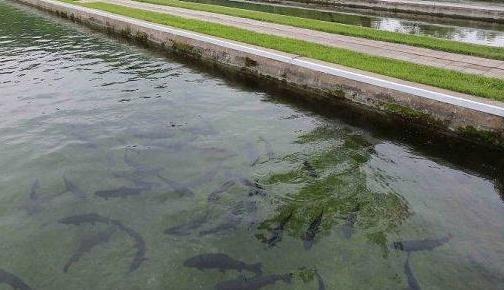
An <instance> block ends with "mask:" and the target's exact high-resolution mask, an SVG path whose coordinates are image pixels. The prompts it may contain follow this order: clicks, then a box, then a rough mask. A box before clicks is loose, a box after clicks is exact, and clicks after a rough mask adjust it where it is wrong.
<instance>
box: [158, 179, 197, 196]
mask: <svg viewBox="0 0 504 290" xmlns="http://www.w3.org/2000/svg"><path fill="white" fill-rule="evenodd" d="M157 176H158V177H159V178H160V179H161V180H163V181H164V182H166V184H168V185H169V186H170V187H171V188H172V189H173V190H174V191H175V192H176V193H178V194H179V195H180V196H194V195H195V194H194V192H193V191H192V190H191V189H189V188H188V187H186V186H184V185H183V184H180V183H178V182H176V181H173V180H170V179H168V178H166V177H163V176H161V175H160V174H158V175H157Z"/></svg>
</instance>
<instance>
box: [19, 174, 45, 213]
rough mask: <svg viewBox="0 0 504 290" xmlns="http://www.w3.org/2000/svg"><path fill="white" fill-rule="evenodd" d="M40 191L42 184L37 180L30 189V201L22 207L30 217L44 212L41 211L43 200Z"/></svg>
mask: <svg viewBox="0 0 504 290" xmlns="http://www.w3.org/2000/svg"><path fill="white" fill-rule="evenodd" d="M39 190H40V182H39V180H38V179H35V181H33V183H32V186H31V188H30V193H29V195H28V197H29V198H28V201H26V202H24V204H23V205H22V208H23V209H25V210H26V211H27V212H28V214H29V215H33V214H36V213H38V212H40V211H41V210H42V209H41V202H42V200H41V198H40V196H39V194H38V192H39Z"/></svg>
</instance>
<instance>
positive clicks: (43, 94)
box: [0, 2, 504, 290]
mask: <svg viewBox="0 0 504 290" xmlns="http://www.w3.org/2000/svg"><path fill="white" fill-rule="evenodd" d="M0 14H1V15H2V17H1V18H0V43H1V46H0V55H1V60H0V92H1V95H0V97H1V102H0V113H1V114H0V142H1V144H2V146H1V153H2V154H0V163H1V164H3V165H4V166H2V167H1V168H0V184H1V186H0V216H1V217H2V218H1V222H0V231H1V233H2V235H0V245H2V250H1V251H0V287H6V289H10V287H12V288H16V287H17V288H19V289H30V288H27V287H31V289H181V290H184V289H304V290H305V289H324V288H325V289H400V288H405V287H410V288H413V289H432V288H437V289H496V288H502V287H503V285H504V281H503V279H502V277H503V276H504V273H503V269H504V267H503V266H504V265H503V263H502V261H503V260H504V253H503V252H502V249H503V248H504V247H503V244H504V237H503V236H502V235H503V234H502V233H504V224H503V222H502V220H503V219H502V218H503V216H504V207H503V203H502V199H501V197H500V196H499V193H498V191H499V190H500V191H501V192H502V181H501V180H498V181H494V180H493V179H492V178H493V177H495V176H498V171H497V169H493V168H494V167H495V165H494V164H490V163H488V164H483V165H481V164H480V165H481V168H485V170H484V173H482V172H483V171H482V172H480V171H478V170H468V169H467V168H465V167H463V166H461V165H458V166H455V165H453V163H451V162H449V161H447V158H445V156H440V155H437V156H436V157H429V156H434V155H429V154H423V153H421V152H420V151H418V150H416V149H414V148H412V147H410V146H408V145H406V144H405V143H401V142H398V141H394V140H397V139H394V138H389V137H384V136H380V134H378V133H377V132H375V131H374V130H372V129H367V128H364V127H360V126H355V125H351V123H349V122H347V121H345V120H343V119H341V118H336V117H334V116H332V117H330V116H324V115H319V114H315V113H313V111H310V110H308V109H307V107H306V106H303V105H301V104H296V103H293V102H288V100H290V99H292V96H291V95H285V96H283V95H277V94H275V93H273V92H269V91H266V90H265V89H264V88H261V85H257V86H254V85H250V86H244V85H243V83H240V82H233V81H227V80H225V79H223V78H221V77H220V76H218V75H215V74H211V73H208V72H203V71H201V70H199V69H198V68H195V67H193V66H191V65H188V64H187V63H182V62H179V61H177V60H172V59H168V58H166V57H164V56H163V55H162V54H157V53H151V52H149V51H147V50H143V49H140V48H138V47H135V46H132V45H128V44H124V43H120V42H118V41H115V40H111V39H108V38H107V37H106V36H104V35H101V34H96V33H92V32H90V31H87V30H84V29H82V28H79V27H76V26H73V25H71V24H69V23H66V22H62V21H61V22H59V21H60V20H55V19H53V18H50V17H48V16H45V15H42V14H40V13H38V12H35V11H33V10H30V9H29V8H24V7H18V6H15V5H13V4H7V3H5V2H0ZM284 93H285V92H284ZM334 110H335V109H334ZM342 113H344V112H342ZM445 155H446V154H445ZM446 156H447V155H446ZM468 158H469V159H470V157H469V156H464V160H466V159H468ZM494 159H495V158H494ZM477 161H478V162H479V163H481V160H479V159H478V160H477ZM491 177H492V178H491ZM501 194H502V193H501ZM199 270H202V271H199ZM8 285H10V286H8ZM2 289H3V288H2Z"/></svg>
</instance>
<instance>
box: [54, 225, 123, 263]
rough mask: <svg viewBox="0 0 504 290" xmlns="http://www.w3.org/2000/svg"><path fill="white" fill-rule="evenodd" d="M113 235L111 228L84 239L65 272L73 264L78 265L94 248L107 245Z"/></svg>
mask: <svg viewBox="0 0 504 290" xmlns="http://www.w3.org/2000/svg"><path fill="white" fill-rule="evenodd" d="M113 233H114V230H113V228H109V229H107V230H105V231H102V232H99V233H97V234H93V235H91V236H85V237H83V238H82V239H81V240H80V242H79V246H78V247H77V250H76V251H75V253H74V254H73V255H72V257H70V259H69V260H68V262H67V263H66V264H65V266H64V267H63V272H65V273H66V272H68V269H69V268H70V266H72V264H73V263H77V262H78V261H79V259H80V258H81V257H82V256H83V255H84V254H86V253H89V252H90V251H91V250H92V249H93V248H94V247H96V246H98V245H100V244H104V243H107V242H108V241H109V240H110V237H111V236H112V234H113Z"/></svg>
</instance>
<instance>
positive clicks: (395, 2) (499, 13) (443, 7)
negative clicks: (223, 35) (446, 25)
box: [260, 0, 504, 23]
mask: <svg viewBox="0 0 504 290" xmlns="http://www.w3.org/2000/svg"><path fill="white" fill-rule="evenodd" d="M260 2H269V3H289V2H290V3H292V2H294V3H301V4H303V5H306V4H307V5H310V4H315V5H317V4H318V5H320V4H322V5H325V6H328V7H329V6H340V7H350V8H359V9H373V10H376V9H378V10H384V11H394V12H403V13H414V14H425V15H431V16H448V17H453V18H463V19H475V20H483V21H490V22H499V23H504V6H502V5H499V4H494V3H491V4H490V3H450V2H442V3H439V2H434V1H409V0H315V1H296V0H294V1H276V0H274V1H269V0H260Z"/></svg>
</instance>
